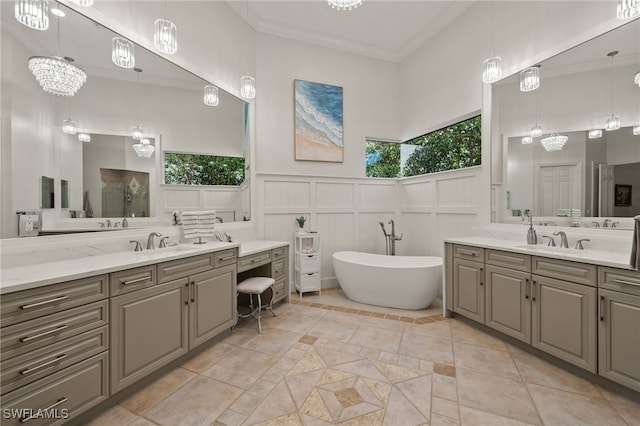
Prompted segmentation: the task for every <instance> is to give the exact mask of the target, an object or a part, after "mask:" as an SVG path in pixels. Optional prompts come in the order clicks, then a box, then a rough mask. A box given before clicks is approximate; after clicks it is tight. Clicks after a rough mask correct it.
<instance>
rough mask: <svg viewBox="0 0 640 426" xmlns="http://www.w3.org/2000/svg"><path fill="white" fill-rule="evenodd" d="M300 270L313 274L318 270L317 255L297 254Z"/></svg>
mask: <svg viewBox="0 0 640 426" xmlns="http://www.w3.org/2000/svg"><path fill="white" fill-rule="evenodd" d="M298 256H300V257H299V260H300V270H301V271H306V272H315V271H319V270H320V255H319V254H299V255H298Z"/></svg>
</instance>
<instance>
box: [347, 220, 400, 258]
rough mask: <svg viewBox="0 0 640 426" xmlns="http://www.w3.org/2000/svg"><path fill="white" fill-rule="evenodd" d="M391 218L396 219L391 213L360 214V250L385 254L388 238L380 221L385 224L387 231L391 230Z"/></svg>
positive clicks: (358, 225) (358, 224)
mask: <svg viewBox="0 0 640 426" xmlns="http://www.w3.org/2000/svg"><path fill="white" fill-rule="evenodd" d="M389 219H395V216H394V215H393V214H389V213H360V214H359V215H358V223H357V225H356V226H357V227H358V234H359V235H358V251H363V252H366V253H377V254H385V252H386V238H385V237H384V234H383V233H382V228H381V227H380V222H382V223H383V224H384V226H385V227H386V229H387V232H388V233H390V232H391V225H389V224H388V223H387V222H389Z"/></svg>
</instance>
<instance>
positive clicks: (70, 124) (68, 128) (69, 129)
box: [62, 119, 76, 135]
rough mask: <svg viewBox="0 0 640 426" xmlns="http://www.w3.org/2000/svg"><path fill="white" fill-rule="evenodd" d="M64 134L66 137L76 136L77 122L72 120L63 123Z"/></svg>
mask: <svg viewBox="0 0 640 426" xmlns="http://www.w3.org/2000/svg"><path fill="white" fill-rule="evenodd" d="M62 133H64V134H66V135H75V134H76V122H75V121H73V120H72V119H68V120H64V121H63V122H62Z"/></svg>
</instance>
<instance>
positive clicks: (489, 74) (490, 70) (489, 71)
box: [482, 56, 502, 84]
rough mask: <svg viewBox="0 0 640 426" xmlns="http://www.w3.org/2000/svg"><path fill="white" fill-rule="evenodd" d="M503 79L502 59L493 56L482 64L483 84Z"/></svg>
mask: <svg viewBox="0 0 640 426" xmlns="http://www.w3.org/2000/svg"><path fill="white" fill-rule="evenodd" d="M501 78H502V58H500V57H499V56H493V57H491V58H489V59H486V60H485V61H484V62H483V63H482V82H483V83H487V84H491V83H495V82H496V81H498V80H500V79H501Z"/></svg>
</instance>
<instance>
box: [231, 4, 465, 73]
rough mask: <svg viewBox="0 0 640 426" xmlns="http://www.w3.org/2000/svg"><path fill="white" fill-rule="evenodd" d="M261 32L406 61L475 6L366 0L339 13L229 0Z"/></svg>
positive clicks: (319, 7) (324, 8) (320, 8)
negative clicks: (469, 8) (444, 28)
mask: <svg viewBox="0 0 640 426" xmlns="http://www.w3.org/2000/svg"><path fill="white" fill-rule="evenodd" d="M227 3H229V5H230V6H231V7H232V8H233V9H234V10H235V11H236V12H237V13H238V15H240V16H241V17H242V18H243V19H244V20H247V17H248V22H249V24H250V25H251V26H252V27H253V28H254V29H255V30H256V31H258V32H261V33H265V34H271V35H276V36H280V37H284V38H289V39H293V40H298V41H303V42H307V43H312V44H316V45H320V46H324V47H329V48H332V49H338V50H344V51H346V52H350V53H356V54H360V55H365V56H370V57H373V58H378V59H383V60H387V61H392V62H400V61H402V60H403V59H404V58H406V57H407V56H408V55H409V54H411V53H412V52H413V51H414V50H415V49H417V48H418V47H420V46H421V45H422V44H423V43H424V42H426V41H427V40H429V39H430V38H431V37H433V35H435V34H436V33H437V32H438V31H439V30H441V29H442V28H443V27H445V26H446V25H447V24H448V23H449V22H451V21H452V20H453V19H455V18H456V17H457V16H458V15H460V14H461V13H462V12H464V11H465V10H466V9H467V8H468V7H469V6H470V5H471V4H473V1H431V0H413V1H401V0H365V1H364V3H363V4H362V5H361V6H360V7H358V8H357V9H354V10H351V11H338V10H335V9H332V8H331V7H330V6H329V5H328V4H327V2H326V0H293V1H292V0H289V1H272V0H250V1H243V0H227Z"/></svg>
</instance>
